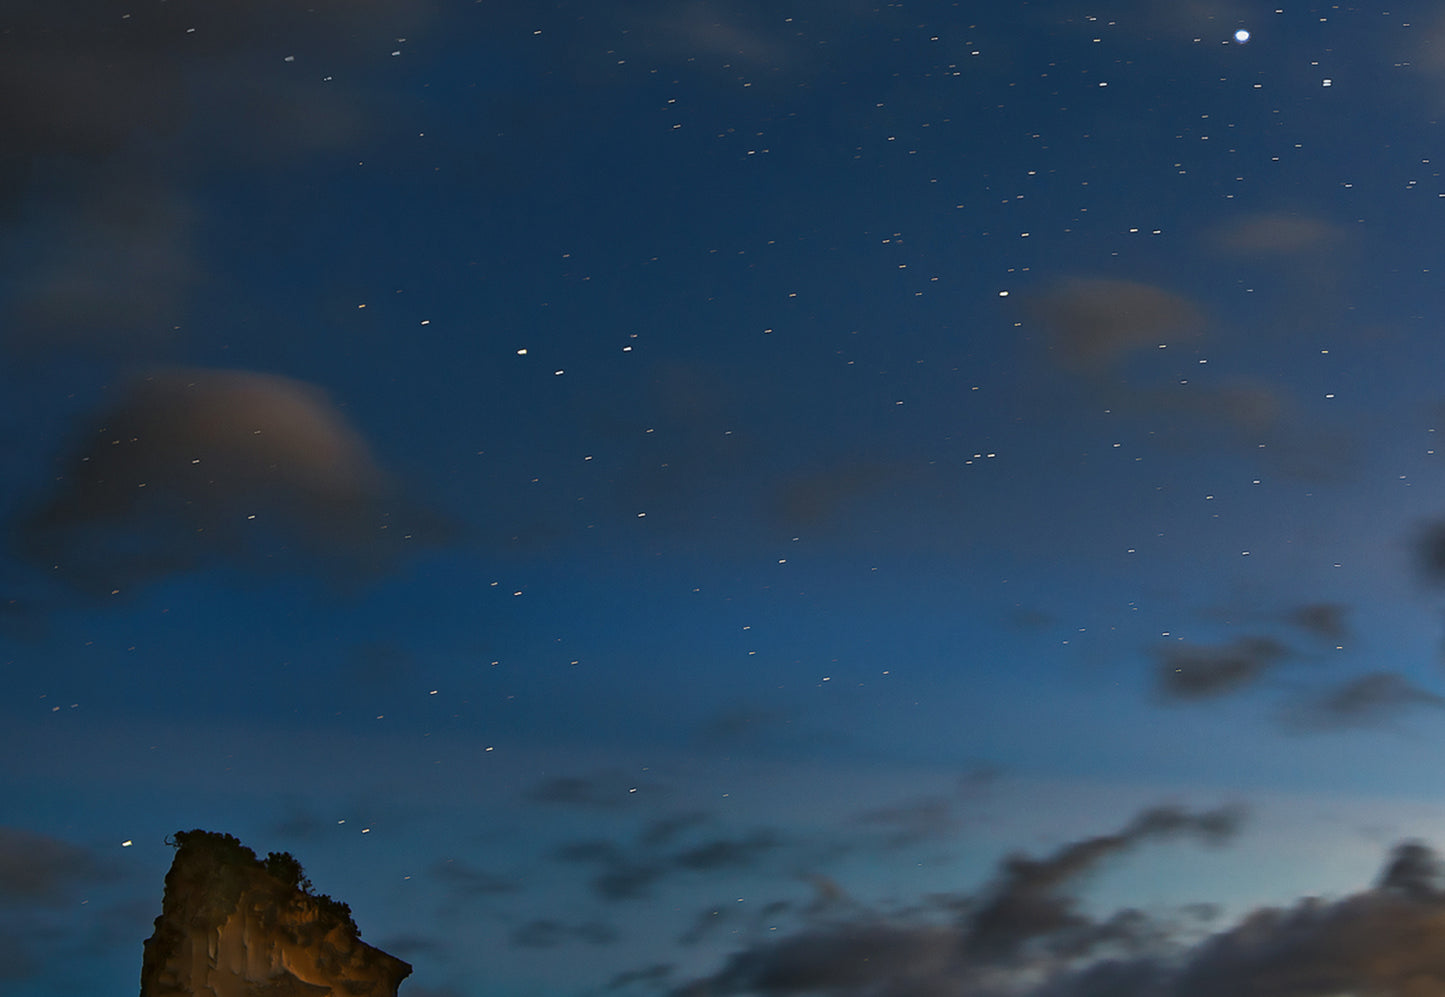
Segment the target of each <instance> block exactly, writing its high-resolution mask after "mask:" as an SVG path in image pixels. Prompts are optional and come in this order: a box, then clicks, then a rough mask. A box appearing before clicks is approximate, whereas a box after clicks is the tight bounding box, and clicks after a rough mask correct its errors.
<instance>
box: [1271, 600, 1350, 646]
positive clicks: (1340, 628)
mask: <svg viewBox="0 0 1445 997" xmlns="http://www.w3.org/2000/svg"><path fill="white" fill-rule="evenodd" d="M1348 615H1349V607H1348V606H1342V605H1340V604H1339V603H1337V602H1312V603H1307V604H1306V605H1303V606H1296V607H1295V608H1294V609H1292V610H1290V611H1289V612H1288V613H1287V614H1286V615H1285V621H1286V622H1287V623H1290V624H1293V625H1294V626H1296V627H1298V628H1299V629H1301V630H1304V631H1306V632H1307V633H1309V634H1312V635H1313V636H1315V637H1319V638H1320V639H1321V640H1330V641H1342V640H1344V639H1345V638H1346V637H1348V636H1349V635H1350V628H1349V625H1348V624H1347V623H1346V622H1345V618H1346V616H1348Z"/></svg>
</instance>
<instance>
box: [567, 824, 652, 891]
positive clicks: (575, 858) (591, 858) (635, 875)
mask: <svg viewBox="0 0 1445 997" xmlns="http://www.w3.org/2000/svg"><path fill="white" fill-rule="evenodd" d="M553 854H554V856H555V857H556V858H557V860H558V861H560V862H569V863H576V864H581V865H595V866H599V867H600V869H601V871H600V872H598V873H597V875H596V876H594V877H593V878H592V880H591V881H590V884H589V885H590V886H591V888H592V892H593V893H595V894H596V895H597V896H598V897H600V898H601V899H603V900H637V899H641V898H643V897H646V896H648V895H649V894H650V893H651V891H652V886H653V884H654V883H656V882H657V881H658V880H659V879H661V878H662V876H663V875H664V873H665V872H666V870H665V869H664V868H663V867H662V866H660V865H658V864H657V863H656V862H649V861H645V860H639V859H635V858H633V857H632V856H630V855H629V854H628V853H627V852H626V851H625V850H624V849H623V848H622V847H621V846H620V845H618V844H617V843H616V842H612V841H606V840H601V839H597V840H592V841H577V842H572V843H571V844H567V845H563V846H562V847H560V848H558V849H557V850H556V851H555V852H554V853H553Z"/></svg>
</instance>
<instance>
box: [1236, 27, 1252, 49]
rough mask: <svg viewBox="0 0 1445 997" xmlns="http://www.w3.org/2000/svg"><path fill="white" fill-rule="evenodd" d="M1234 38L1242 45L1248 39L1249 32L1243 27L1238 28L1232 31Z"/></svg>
mask: <svg viewBox="0 0 1445 997" xmlns="http://www.w3.org/2000/svg"><path fill="white" fill-rule="evenodd" d="M1234 40H1235V41H1237V42H1239V44H1241V45H1243V44H1244V43H1245V42H1247V41H1249V32H1248V31H1245V30H1244V29H1243V28H1240V29H1239V30H1238V31H1236V32H1235V33H1234Z"/></svg>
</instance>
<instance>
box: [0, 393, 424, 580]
mask: <svg viewBox="0 0 1445 997" xmlns="http://www.w3.org/2000/svg"><path fill="white" fill-rule="evenodd" d="M393 511H399V512H401V513H402V514H403V515H404V516H409V517H411V518H412V519H413V520H414V522H412V523H408V522H405V521H402V519H401V517H398V518H397V519H395V520H394V519H393V518H392V513H393ZM444 532H445V528H444V527H442V525H441V524H440V522H439V520H437V518H436V517H435V516H431V515H430V514H427V513H424V512H423V511H421V510H418V509H409V508H407V507H406V505H405V503H403V502H401V501H400V500H399V498H398V494H397V489H396V488H395V487H394V485H393V484H392V483H391V482H390V480H389V479H388V477H387V476H386V475H385V474H384V473H383V471H382V470H381V468H380V467H379V465H378V464H377V463H376V461H375V459H374V458H373V456H372V454H371V451H370V448H369V447H368V446H367V444H366V442H365V441H364V440H363V439H362V437H361V436H360V434H358V433H357V432H356V431H355V430H354V429H353V428H352V427H351V426H350V425H349V424H348V423H347V421H346V420H345V418H344V417H343V416H342V415H341V413H340V411H339V410H338V409H337V408H336V407H335V406H334V405H333V404H332V403H331V401H330V400H329V399H328V398H327V397H326V395H325V393H324V392H322V391H321V390H320V389H318V388H315V387H313V386H311V385H309V384H305V383H303V382H300V381H294V380H291V379H289V378H285V377H279V376H276V375H271V374H259V373H252V372H248V371H234V370H209V369H199V368H167V369H162V370H157V371H155V372H152V373H150V374H148V375H145V376H143V377H138V378H136V379H134V380H133V381H132V382H131V383H130V384H129V385H128V386H127V387H126V388H125V389H124V390H123V392H122V395H121V398H120V400H119V401H118V402H117V403H116V404H115V405H113V406H112V407H110V408H109V409H108V410H106V411H105V412H103V413H102V414H101V415H100V416H99V417H98V418H97V419H96V420H95V422H94V423H93V428H91V429H90V431H89V432H88V433H86V434H85V435H84V436H83V437H82V439H81V441H80V443H79V445H78V446H76V447H75V448H74V450H73V451H72V452H71V453H70V455H69V457H68V460H67V462H66V466H65V468H64V473H63V474H62V475H60V476H59V478H58V482H57V484H56V486H55V488H54V489H53V490H52V492H51V494H50V495H49V496H48V497H47V498H45V499H44V501H43V502H41V503H40V504H39V506H38V508H35V509H34V510H33V511H32V512H31V513H30V514H29V516H27V517H26V518H24V519H23V520H22V521H21V522H20V524H19V526H18V540H19V545H20V549H21V552H22V554H23V555H24V556H26V557H27V558H28V559H29V560H30V561H31V562H32V563H36V564H40V565H43V566H44V567H45V568H46V570H47V572H48V573H50V574H52V575H53V576H54V577H58V578H61V579H63V580H66V581H68V582H70V583H71V584H72V585H74V586H76V587H78V588H80V589H82V590H89V591H95V592H97V593H98V594H104V593H108V592H110V591H111V590H113V589H122V588H125V587H128V586H130V585H134V584H138V583H140V582H143V581H145V580H146V579H148V578H150V577H155V576H159V575H165V574H170V573H173V572H177V571H183V570H188V569H191V568H195V567H199V566H202V565H206V564H210V563H214V562H216V561H218V560H232V561H240V562H242V563H249V564H250V565H251V566H254V567H261V566H263V565H264V564H265V563H266V562H267V561H268V560H271V559H275V558H277V556H278V554H279V553H281V552H284V551H285V550H287V549H289V548H291V547H295V548H299V549H300V550H302V551H304V552H305V554H306V555H307V556H309V557H310V558H311V559H313V560H314V561H316V562H317V563H318V564H326V563H329V564H330V565H332V566H333V567H337V566H344V567H345V569H346V570H345V572H344V574H345V575H348V576H349V575H354V574H357V573H363V572H375V571H376V570H380V569H381V568H383V567H384V566H386V565H387V564H389V563H390V562H391V561H393V560H394V559H395V558H396V557H397V556H398V554H399V552H400V550H401V549H402V548H404V547H405V546H407V545H409V544H411V543H421V542H424V541H425V540H428V539H430V540H435V539H439V538H440V537H441V536H442V535H443V534H444ZM268 543H269V544H271V545H272V547H271V549H266V545H267V544H268Z"/></svg>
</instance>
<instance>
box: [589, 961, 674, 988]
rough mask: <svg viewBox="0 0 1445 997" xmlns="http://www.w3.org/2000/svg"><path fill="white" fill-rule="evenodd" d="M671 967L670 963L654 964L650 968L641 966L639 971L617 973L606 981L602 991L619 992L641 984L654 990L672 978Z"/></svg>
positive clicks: (631, 970) (630, 970)
mask: <svg viewBox="0 0 1445 997" xmlns="http://www.w3.org/2000/svg"><path fill="white" fill-rule="evenodd" d="M672 973H673V966H672V963H670V962H656V963H653V964H652V965H650V966H643V967H642V968H640V969H628V970H624V971H622V972H621V973H618V974H617V975H616V976H614V977H612V979H610V980H608V981H607V985H606V986H604V987H603V988H602V989H603V990H621V989H623V988H624V987H630V986H634V985H636V984H642V985H643V986H646V987H649V988H655V987H658V986H661V985H662V984H664V983H666V982H667V981H668V980H669V979H671V978H672Z"/></svg>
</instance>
